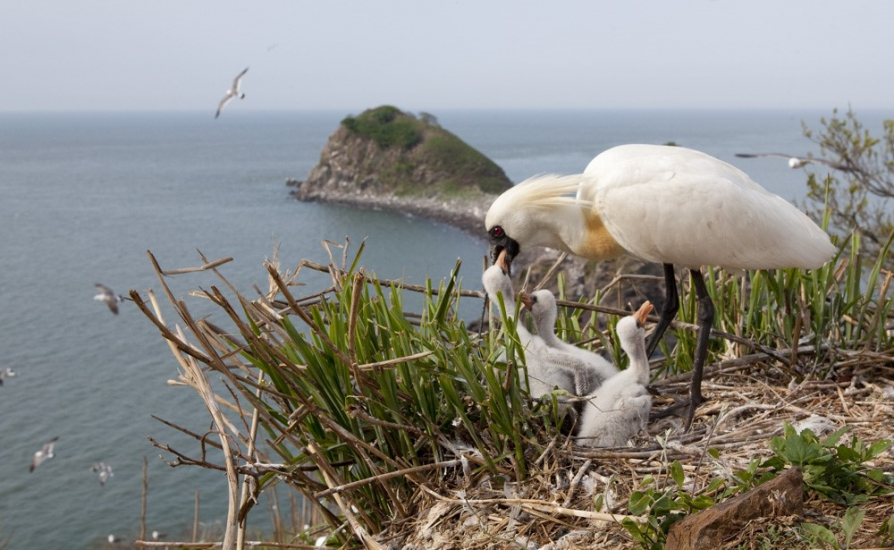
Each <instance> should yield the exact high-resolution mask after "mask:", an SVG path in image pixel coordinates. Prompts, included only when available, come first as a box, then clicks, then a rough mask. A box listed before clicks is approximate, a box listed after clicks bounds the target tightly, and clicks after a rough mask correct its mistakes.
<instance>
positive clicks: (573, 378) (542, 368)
mask: <svg viewBox="0 0 894 550" xmlns="http://www.w3.org/2000/svg"><path fill="white" fill-rule="evenodd" d="M505 258H506V254H505V253H503V254H499V255H498V256H497V261H496V263H494V265H492V266H490V267H489V268H488V269H487V270H485V272H484V275H482V277H481V281H482V283H483V284H484V289H485V291H486V292H487V295H488V297H489V298H490V300H491V302H493V303H494V304H499V303H500V302H499V299H498V295H502V297H503V304H504V305H505V307H506V312H505V313H506V317H507V318H509V319H513V318H514V316H515V307H516V306H515V298H514V293H513V289H512V280H511V279H510V278H509V264H507V263H506V260H505ZM516 334H517V335H518V340H519V343H520V344H521V346H522V348H523V349H524V354H525V365H526V366H527V369H528V381H529V387H528V393H529V394H530V395H531V397H542V396H544V395H546V394H548V393H550V392H552V391H553V390H554V389H555V388H560V389H563V390H565V391H567V392H568V393H571V394H575V395H579V394H580V392H579V388H582V387H584V384H585V380H586V373H585V372H584V370H583V369H582V368H581V365H580V362H579V361H577V360H575V359H574V358H573V357H571V356H569V355H567V354H564V353H561V352H559V351H557V350H554V351H550V349H549V348H548V346H547V345H546V343H545V342H544V341H543V339H542V338H539V337H537V336H533V335H532V334H531V333H530V332H529V331H528V329H527V328H525V326H524V324H523V323H521V322H519V323H517V324H516Z"/></svg>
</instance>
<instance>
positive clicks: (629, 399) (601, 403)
mask: <svg viewBox="0 0 894 550" xmlns="http://www.w3.org/2000/svg"><path fill="white" fill-rule="evenodd" d="M651 311H652V304H650V303H649V302H646V303H644V304H643V305H642V307H640V308H639V310H637V312H636V313H634V314H633V315H630V316H627V317H624V318H623V319H621V320H620V321H618V325H617V326H616V327H615V331H616V332H617V334H618V340H619V341H620V343H621V348H622V349H623V350H624V351H625V352H626V353H627V357H628V358H629V359H630V364H629V365H628V366H627V368H626V369H624V370H623V371H621V372H619V373H618V374H616V375H614V376H612V377H611V378H609V379H608V380H606V381H605V382H604V383H603V384H602V385H601V386H599V388H598V389H597V390H596V391H595V392H593V393H592V394H590V395H588V396H587V399H586V401H585V402H584V411H583V413H582V415H581V421H580V427H579V429H578V432H577V442H578V443H580V444H581V445H587V446H590V447H619V446H621V445H624V444H626V443H627V441H628V440H629V439H630V438H631V437H633V436H634V435H636V434H637V433H639V431H640V430H643V429H645V427H646V423H647V421H648V420H649V410H650V409H651V408H652V396H651V395H649V391H648V389H646V386H647V385H648V383H649V358H648V356H647V355H646V339H645V329H644V325H645V322H646V317H647V316H648V315H649V312H651Z"/></svg>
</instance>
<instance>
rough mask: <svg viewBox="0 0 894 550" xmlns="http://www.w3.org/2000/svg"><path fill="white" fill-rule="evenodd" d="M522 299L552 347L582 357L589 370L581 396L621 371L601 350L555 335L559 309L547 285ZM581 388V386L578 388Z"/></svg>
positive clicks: (545, 340) (580, 392) (539, 332)
mask: <svg viewBox="0 0 894 550" xmlns="http://www.w3.org/2000/svg"><path fill="white" fill-rule="evenodd" d="M521 301H522V303H523V304H524V305H525V307H526V308H528V309H529V310H530V311H531V314H532V315H533V316H534V326H536V327H537V336H539V337H540V338H542V339H543V341H544V342H545V343H546V345H547V346H549V347H550V348H553V349H556V350H559V351H562V352H564V353H567V354H569V355H571V356H572V357H575V358H577V359H578V360H580V361H581V363H582V364H583V365H584V367H585V370H586V373H587V377H586V387H585V388H584V389H583V391H578V392H576V393H577V394H578V395H581V394H584V393H590V392H592V391H593V390H595V389H596V388H597V387H599V386H600V385H601V384H602V383H603V382H604V381H606V380H607V379H609V378H611V377H612V376H614V375H616V374H618V368H617V367H615V366H614V365H612V364H611V362H610V361H608V360H607V359H605V358H604V357H602V356H601V355H599V354H598V353H593V352H592V351H588V350H585V349H583V348H579V347H577V346H574V345H571V344H569V343H568V342H565V341H564V340H562V339H561V338H559V337H558V336H556V333H555V332H553V330H554V329H555V326H556V318H557V317H558V312H559V308H558V306H557V305H556V297H555V295H553V293H552V291H550V290H547V289H545V288H544V289H541V290H538V291H536V292H534V293H532V294H527V293H525V294H523V295H522V296H521ZM580 389H581V388H578V390H580Z"/></svg>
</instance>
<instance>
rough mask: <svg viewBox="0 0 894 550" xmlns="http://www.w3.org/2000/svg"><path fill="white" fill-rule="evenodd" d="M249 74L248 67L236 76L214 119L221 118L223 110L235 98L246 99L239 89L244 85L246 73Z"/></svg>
mask: <svg viewBox="0 0 894 550" xmlns="http://www.w3.org/2000/svg"><path fill="white" fill-rule="evenodd" d="M247 72H248V67H246V68H245V70H244V71H242V72H241V73H239V74H237V75H236V78H234V79H233V85H232V87H230V89H229V90H227V93H226V95H224V96H223V99H221V100H220V104H219V105H218V106H217V114H215V115H214V118H217V117H219V116H220V112H221V111H223V108H224V107H226V106H227V103H229V102H231V101H233V98H236V97H238V98H239V99H245V94H244V93H242V91H241V90H240V89H239V86H241V85H242V77H243V76H245V73H247Z"/></svg>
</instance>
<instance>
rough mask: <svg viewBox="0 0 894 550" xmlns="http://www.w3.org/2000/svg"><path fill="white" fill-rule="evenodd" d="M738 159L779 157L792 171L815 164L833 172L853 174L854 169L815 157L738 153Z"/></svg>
mask: <svg viewBox="0 0 894 550" xmlns="http://www.w3.org/2000/svg"><path fill="white" fill-rule="evenodd" d="M736 156H737V157H740V158H743V159H753V158H757V157H779V158H784V159H788V167H789V168H791V169H795V168H803V167H804V166H806V165H808V164H810V163H814V164H822V165H824V166H828V167H829V168H832V169H833V170H841V171H843V172H853V171H854V169H853V168H851V167H850V166H845V165H844V164H838V163H835V162H832V161H828V160H826V159H818V158H813V157H796V156H792V155H786V154H785V153H736Z"/></svg>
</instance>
